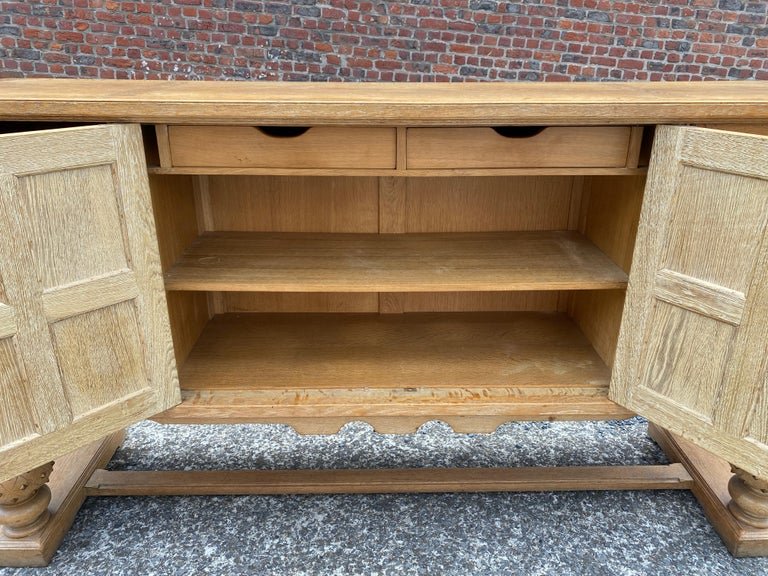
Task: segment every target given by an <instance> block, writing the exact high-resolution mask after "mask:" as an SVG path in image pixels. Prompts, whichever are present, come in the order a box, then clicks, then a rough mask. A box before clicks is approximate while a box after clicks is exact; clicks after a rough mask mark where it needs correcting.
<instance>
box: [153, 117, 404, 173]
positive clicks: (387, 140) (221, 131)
mask: <svg viewBox="0 0 768 576" xmlns="http://www.w3.org/2000/svg"><path fill="white" fill-rule="evenodd" d="M161 146H162V142H161ZM168 146H169V148H170V154H169V157H170V160H171V165H172V166H173V167H193V166H195V167H217V168H297V169H301V168H361V169H364V168H394V167H395V159H396V153H395V148H396V132H395V129H394V128H364V127H360V128H358V127H325V126H321V127H313V128H308V129H307V128H294V127H258V126H169V127H168Z"/></svg>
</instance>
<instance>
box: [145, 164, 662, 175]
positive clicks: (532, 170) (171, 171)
mask: <svg viewBox="0 0 768 576" xmlns="http://www.w3.org/2000/svg"><path fill="white" fill-rule="evenodd" d="M149 172H150V174H164V175H199V176H205V175H212V176H213V175H216V176H224V175H232V176H354V177H365V176H390V177H395V176H401V177H402V176H411V177H415V178H427V177H440V178H455V177H463V176H562V175H564V174H568V175H573V176H636V175H639V174H646V173H647V172H648V169H647V168H645V167H640V168H624V167H620V168H605V167H602V166H592V167H587V168H583V167H579V166H571V167H567V168H539V167H520V168H430V169H426V168H425V169H410V170H409V169H404V170H397V169H394V170H393V169H392V168H279V167H277V168H274V167H272V168H236V167H231V166H227V167H224V168H221V167H207V166H202V167H201V166H179V167H175V168H163V167H161V166H152V167H151V168H150V169H149Z"/></svg>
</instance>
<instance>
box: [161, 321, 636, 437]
mask: <svg viewBox="0 0 768 576" xmlns="http://www.w3.org/2000/svg"><path fill="white" fill-rule="evenodd" d="M608 373H609V371H608V369H607V367H606V366H605V364H604V363H603V362H602V361H601V360H600V358H599V357H598V356H597V354H596V353H595V351H594V350H593V349H592V347H591V346H590V345H589V342H588V341H587V340H586V339H585V338H584V337H583V336H582V335H581V333H580V332H579V331H578V329H577V328H576V326H575V325H574V324H573V323H572V322H571V321H570V320H569V319H568V318H567V317H566V316H565V315H562V314H547V313H525V312H522V313H486V314H483V313H457V314H449V315H446V314H405V315H375V314H374V315H371V314H363V315H358V314H311V315H306V314H288V315H285V314H282V315H276V314H244V315H234V314H225V315H220V316H215V317H214V318H213V319H212V320H211V322H210V324H209V325H208V327H207V328H206V329H205V331H204V332H203V335H202V336H201V338H200V340H199V341H198V343H197V345H196V346H195V348H194V349H193V351H192V353H191V354H190V356H189V358H188V360H187V362H186V363H185V365H184V366H183V367H182V369H181V382H182V388H183V390H182V396H183V402H182V404H181V405H179V406H177V407H176V408H173V409H172V410H170V411H168V412H166V413H164V414H162V415H160V416H158V417H157V418H156V419H158V420H159V421H162V422H221V421H240V422H246V421H248V422H271V421H288V420H290V419H296V418H307V419H310V420H311V419H313V418H315V419H316V418H326V419H328V420H329V422H330V424H329V426H331V427H333V426H335V429H332V430H330V431H331V432H335V431H336V430H338V428H339V427H340V426H341V425H342V424H343V423H344V422H346V421H350V420H355V419H363V420H365V421H368V422H370V423H371V424H373V425H375V422H374V421H372V420H371V419H372V418H373V419H375V418H377V417H401V418H402V417H409V418H411V419H412V420H411V422H409V423H407V424H408V429H411V428H412V427H417V426H418V425H420V424H422V423H423V422H425V421H427V420H429V419H433V418H441V417H450V416H462V417H476V418H479V419H480V420H482V418H483V417H488V418H493V421H492V422H493V428H495V427H496V426H498V425H499V424H500V423H502V421H503V419H504V418H506V419H508V420H513V419H581V418H586V417H589V418H621V417H625V416H627V415H629V413H628V412H626V411H624V410H623V409H621V408H620V407H618V406H616V405H615V404H612V403H611V402H609V401H607V399H606V394H607V386H608ZM449 423H450V422H449ZM401 424H404V423H402V422H401ZM487 426H488V424H486V425H484V428H485V427H487ZM493 428H491V430H492V429H493ZM324 429H325V430H326V433H327V428H324ZM484 431H488V430H484Z"/></svg>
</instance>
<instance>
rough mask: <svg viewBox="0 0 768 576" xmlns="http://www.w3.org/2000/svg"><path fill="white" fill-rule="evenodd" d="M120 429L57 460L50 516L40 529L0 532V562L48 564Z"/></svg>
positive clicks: (109, 455) (116, 441)
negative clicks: (15, 535)
mask: <svg viewBox="0 0 768 576" xmlns="http://www.w3.org/2000/svg"><path fill="white" fill-rule="evenodd" d="M124 437H125V434H124V433H123V431H122V430H120V431H118V432H115V433H113V434H111V435H109V436H107V437H106V438H103V439H102V440H97V441H96V442H93V443H90V444H87V445H85V446H83V447H82V448H79V449H77V450H75V451H74V452H69V453H67V454H65V455H63V456H62V457H61V458H59V459H57V460H56V463H55V464H54V467H53V473H52V474H51V478H50V481H49V482H48V486H49V487H50V489H51V502H50V504H49V505H48V510H49V511H50V513H51V516H50V519H49V520H48V522H47V523H46V525H45V526H44V527H43V529H42V530H41V531H40V532H37V533H36V534H32V535H31V536H28V537H26V538H22V539H12V538H7V537H5V536H3V535H2V534H0V566H47V565H48V563H49V562H50V561H51V558H52V557H53V555H54V554H55V552H56V550H57V549H58V547H59V544H61V541H62V540H63V539H64V537H65V536H66V535H67V532H68V531H69V528H70V526H72V523H73V522H74V520H75V515H76V514H77V512H78V510H80V507H81V506H82V505H83V502H85V498H86V491H85V485H86V483H87V482H88V481H89V480H90V478H91V475H92V474H93V472H94V471H95V470H97V469H101V468H103V467H104V466H106V465H107V463H109V460H110V459H111V458H112V455H113V454H114V453H115V450H117V447H118V446H119V445H120V443H121V442H122V441H123V438H124Z"/></svg>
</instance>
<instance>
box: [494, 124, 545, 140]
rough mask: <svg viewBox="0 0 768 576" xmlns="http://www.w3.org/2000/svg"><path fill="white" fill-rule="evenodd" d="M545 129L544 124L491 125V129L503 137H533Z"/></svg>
mask: <svg viewBox="0 0 768 576" xmlns="http://www.w3.org/2000/svg"><path fill="white" fill-rule="evenodd" d="M546 129H547V127H546V126H493V131H494V132H496V134H498V135H499V136H503V137H504V138H533V137H534V136H538V135H539V134H541V133H542V132H544V130H546Z"/></svg>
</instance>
